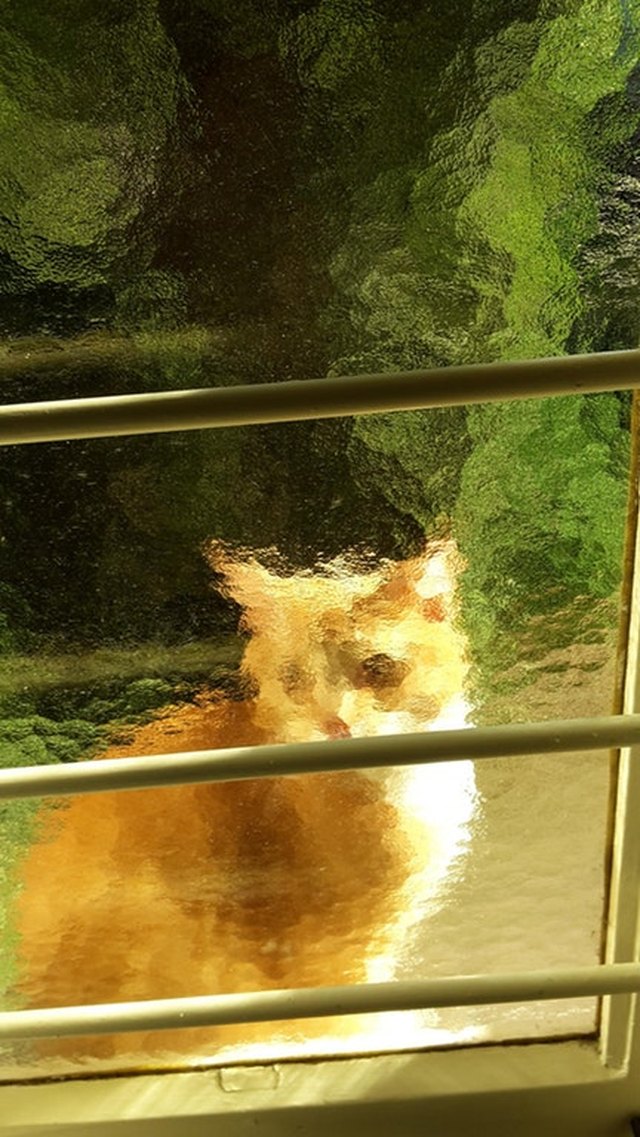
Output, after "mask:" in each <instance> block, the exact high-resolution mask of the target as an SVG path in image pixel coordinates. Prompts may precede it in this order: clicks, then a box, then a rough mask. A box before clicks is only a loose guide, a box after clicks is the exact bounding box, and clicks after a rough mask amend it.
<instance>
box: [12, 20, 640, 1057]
mask: <svg viewBox="0 0 640 1137" xmlns="http://www.w3.org/2000/svg"><path fill="white" fill-rule="evenodd" d="M468 7H469V11H468V12H466V13H465V16H464V18H462V16H461V15H460V12H459V11H458V8H457V7H456V6H455V5H454V6H446V5H445V6H442V5H436V4H435V3H417V4H416V3H411V4H397V3H395V4H391V3H387V2H386V0H376V3H373V4H370V5H362V4H359V3H357V2H353V3H352V2H350V0H347V2H345V3H341V4H334V3H332V2H331V0H321V2H320V3H316V2H313V0H308V2H299V0H286V2H284V3H282V2H279V3H277V4H276V3H273V4H266V5H265V4H264V3H257V2H256V0H241V2H235V3H228V2H227V0H187V2H184V0H179V2H178V0H144V2H143V0H133V2H131V3H128V4H121V3H119V2H118V0H100V2H99V3H98V0H95V2H94V0H83V2H82V3H81V2H80V0H78V3H77V4H76V5H73V4H72V5H71V6H70V5H69V4H67V3H65V4H62V3H58V2H52V0H47V2H46V3H45V2H44V0H33V2H30V3H29V4H26V5H25V4H23V3H18V2H17V0H15V2H13V0H9V3H7V4H6V5H5V7H4V11H3V15H2V19H1V20H0V60H1V62H0V68H1V70H2V74H1V76H0V77H1V78H2V82H3V87H2V96H1V98H2V100H3V103H2V105H3V106H4V108H5V115H4V117H3V118H2V123H1V124H0V170H1V171H2V173H1V174H0V376H1V380H0V401H2V402H3V403H5V404H6V403H12V402H24V401H34V400H40V399H56V398H68V397H75V396H84V395H95V394H117V393H127V392H138V391H145V390H161V389H167V390H171V389H175V388H194V387H206V386H212V385H213V386H216V385H221V384H235V383H258V382H262V381H264V380H285V379H288V378H294V377H295V378H301V377H302V378H306V377H322V376H325V375H327V374H333V375H340V374H347V373H357V372H373V371H390V370H395V369H411V368H418V367H420V368H422V367H426V366H442V367H446V366H448V365H451V364H456V363H463V362H464V363H466V362H474V361H479V362H480V361H482V362H486V361H492V360H509V359H515V358H531V357H539V356H549V355H559V354H564V353H574V352H592V351H603V350H609V349H617V348H626V347H632V346H636V343H637V336H638V329H637V312H638V310H639V308H638V295H637V292H638V289H637V256H636V245H637V220H636V218H637V208H638V202H639V201H640V194H639V190H638V181H637V177H638V172H637V170H636V165H635V163H636V157H635V151H636V149H637V147H636V146H635V139H636V138H637V132H638V128H639V126H640V122H639V118H640V112H639V108H638V102H637V81H638V70H637V65H636V60H637V57H638V45H639V37H640V19H639V18H638V16H637V14H636V13H635V10H634V9H633V8H632V7H631V6H629V5H628V4H626V3H623V2H622V0H620V2H617V0H615V2H614V0H600V2H599V3H598V4H597V5H594V3H593V0H578V2H575V0H573V2H572V3H571V4H566V5H564V4H556V5H554V6H553V7H549V6H548V5H543V4H540V3H538V2H533V0H527V2H526V3H519V4H518V5H509V4H505V3H497V2H495V3H494V2H489V0H487V2H485V3H471V4H470V5H469V6H468ZM74 8H75V11H73V9H74ZM596 8H597V19H596V18H595V15H594V12H595V10H596ZM632 424H633V414H632V407H631V400H630V397H629V396H628V395H627V394H626V393H622V394H606V395H598V396H586V395H579V396H572V397H559V398H554V399H544V400H527V401H521V402H511V403H504V404H494V405H491V406H477V407H454V408H442V409H438V410H431V411H420V412H411V413H404V412H403V413H398V414H383V415H374V416H361V417H356V418H349V419H341V420H333V421H326V422H309V423H299V424H292V425H291V424H290V425H279V426H255V427H249V428H233V429H228V430H210V431H204V430H201V431H194V432H190V433H177V432H176V433H167V434H163V435H155V436H153V435H150V436H139V437H123V438H114V439H105V440H101V439H97V440H92V441H75V442H60V443H55V444H53V443H49V444H39V445H23V446H12V447H11V446H10V447H5V448H4V449H3V450H2V451H1V452H0V484H1V487H2V488H1V490H0V659H1V667H0V741H1V743H2V749H1V754H2V758H1V762H2V764H3V765H5V766H19V765H34V764H44V763H58V762H74V761H77V760H79V759H82V758H93V757H96V758H100V757H104V756H105V755H108V756H110V757H122V758H126V757H127V756H131V755H144V754H154V753H155V754H162V753H171V752H178V751H180V750H195V749H209V748H216V747H228V746H247V745H253V744H259V743H263V742H271V741H276V742H295V741H304V740H307V739H318V740H326V742H327V745H339V744H340V740H341V739H344V738H347V737H349V736H363V735H384V734H393V733H398V732H405V731H419V730H438V729H442V728H447V727H462V726H472V725H476V724H488V723H497V722H515V721H524V720H535V719H543V718H556V717H566V716H574V717H576V716H582V715H585V714H607V713H609V712H610V711H611V710H612V709H613V708H614V707H615V706H616V700H617V698H618V688H619V680H620V677H619V675H617V673H616V660H617V658H618V654H619V653H618V642H617V641H618V625H619V623H620V613H621V611H624V605H625V603H626V601H625V599H624V597H625V589H624V582H623V559H624V557H623V554H624V538H625V527H626V520H627V499H628V483H629V469H630V453H631V449H632V447H631V438H632V433H633V430H632ZM621 595H622V596H623V602H622V604H621ZM611 781H612V779H611V777H610V771H609V759H608V757H607V755H605V754H599V753H598V754H589V755H564V756H560V757H552V758H549V757H542V756H531V757H530V758H528V759H511V760H504V759H503V760H499V761H498V760H495V761H493V760H492V761H483V762H478V763H476V764H475V767H474V764H472V763H470V762H466V761H463V762H456V763H452V764H449V765H446V766H445V765H437V766H432V767H416V768H415V769H411V770H409V769H402V770H396V771H391V770H390V771H387V772H380V773H377V774H375V775H374V774H369V773H349V774H340V775H338V774H322V775H309V776H305V777H300V778H280V779H278V778H273V779H268V780H265V781H261V782H259V783H258V782H230V783H224V784H218V785H211V786H192V787H182V788H175V789H157V790H149V791H136V792H126V793H120V794H116V793H108V794H96V795H82V796H80V797H78V798H77V799H74V800H70V799H69V800H67V801H59V802H55V803H51V802H49V803H47V804H44V803H35V804H34V803H23V804H20V803H19V804H15V803H14V804H9V803H0V814H1V818H2V836H1V841H2V844H1V847H0V937H1V943H0V986H1V988H2V990H3V991H4V995H3V1000H4V1006H5V1007H11V1008H20V1007H29V1006H32V1007H35V1006H43V1005H46V1004H49V1005H64V1004H72V1003H79V1002H80V1003H81V1002H85V1003H87V1002H96V1001H97V1002H109V1001H117V1000H123V999H124V1000H127V999H135V998H142V999H145V998H162V997H170V996H174V995H188V994H207V993H212V994H213V993H218V992H233V991H237V992H243V991H252V990H259V989H269V988H272V987H280V988H283V987H295V986H324V985H333V984H340V983H354V982H364V981H378V980H387V979H393V978H411V977H414V978H415V977H421V978H427V977H430V976H438V975H450V974H456V973H464V972H468V973H472V972H482V971H499V970H505V969H508V970H519V969H523V970H525V969H527V968H537V967H552V966H571V965H579V964H590V963H595V962H597V961H598V960H599V958H600V953H601V940H602V926H603V915H604V904H605V894H606V887H607V882H606V879H605V870H604V866H605V864H606V860H607V842H608V838H609V834H608V814H609V804H610V796H611ZM596 1026H597V1005H596V1002H595V1000H573V1001H565V1002H558V1003H553V1004H551V1003H549V1004H546V1005H542V1004H539V1005H537V1004H532V1005H529V1006H514V1007H508V1006H507V1007H498V1008H465V1009H460V1010H458V1009H456V1010H443V1011H437V1012H436V1011H433V1012H424V1013H416V1014H409V1013H403V1014H399V1015H382V1016H367V1017H361V1018H359V1019H352V1020H346V1019H342V1020H330V1021H323V1022H318V1023H313V1022H307V1023H296V1024H293V1025H289V1026H288V1027H287V1026H286V1024H276V1025H275V1026H259V1027H258V1026H255V1027H253V1026H249V1027H242V1028H240V1027H227V1028H219V1029H218V1030H217V1031H215V1032H212V1031H207V1030H187V1031H185V1030H182V1031H175V1032H171V1033H170V1034H161V1033H159V1032H158V1033H156V1034H153V1035H147V1036H145V1037H142V1036H139V1035H129V1036H125V1035H122V1036H118V1037H115V1036H109V1037H106V1038H103V1039H97V1038H84V1039H79V1040H74V1041H68V1042H47V1043H44V1042H43V1043H38V1044H33V1045H29V1046H27V1045H23V1044H20V1045H16V1046H15V1047H13V1048H11V1047H8V1048H6V1049H5V1050H4V1052H2V1053H1V1054H0V1076H3V1077H6V1078H16V1077H20V1076H22V1075H25V1076H33V1075H34V1071H35V1072H37V1073H43V1072H44V1073H50V1074H52V1075H59V1074H65V1073H74V1072H78V1071H82V1072H86V1071H87V1070H108V1069H128V1068H135V1069H140V1068H143V1067H149V1066H150V1067H154V1066H158V1067H162V1066H164V1065H166V1066H175V1065H176V1063H179V1064H184V1065H189V1064H194V1063H195V1064H202V1063H203V1062H214V1063H215V1062H219V1061H230V1060H232V1059H233V1058H234V1057H235V1058H238V1059H244V1060H247V1059H261V1058H265V1057H275V1058H278V1057H294V1056H301V1055H326V1054H333V1053H354V1054H358V1053H364V1052H376V1051H381V1050H389V1049H399V1050H402V1049H410V1048H412V1047H425V1046H437V1045H450V1044H452V1043H457V1044H463V1043H472V1042H483V1041H491V1040H507V1039H525V1038H533V1037H554V1036H555V1037H557V1036H559V1035H563V1036H566V1035H573V1034H588V1033H593V1032H594V1031H595V1029H596Z"/></svg>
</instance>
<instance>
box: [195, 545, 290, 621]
mask: <svg viewBox="0 0 640 1137" xmlns="http://www.w3.org/2000/svg"><path fill="white" fill-rule="evenodd" d="M203 552H204V556H205V559H206V561H207V563H208V564H209V566H210V567H211V568H212V569H213V571H214V573H215V574H216V578H217V579H216V581H215V587H216V588H217V589H218V590H219V591H220V592H221V593H222V595H223V596H225V597H226V598H227V599H228V600H235V602H236V604H239V605H240V606H241V608H242V609H243V624H244V626H245V627H246V628H248V629H249V630H251V631H257V630H258V628H259V627H260V626H262V625H264V622H265V620H268V617H269V613H270V612H273V608H274V604H275V602H276V597H277V593H278V582H279V580H280V578H279V577H278V575H277V574H276V573H274V572H273V571H272V570H271V569H270V568H269V567H268V561H269V560H273V559H274V558H277V553H276V550H274V549H266V550H263V551H261V554H260V559H258V557H257V556H256V554H255V553H254V552H250V551H248V550H246V549H233V548H231V546H229V545H226V544H225V543H224V542H222V541H218V540H211V541H207V543H206V544H205V545H204V547H203ZM263 557H264V560H265V561H266V562H267V563H263V561H262V558H263Z"/></svg>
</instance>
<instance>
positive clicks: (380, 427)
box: [348, 407, 470, 534]
mask: <svg viewBox="0 0 640 1137" xmlns="http://www.w3.org/2000/svg"><path fill="white" fill-rule="evenodd" d="M469 451H470V440H469V436H468V434H467V431H466V425H465V412H464V410H463V409H462V408H459V407H446V408H441V409H439V410H433V411H418V412H416V411H412V412H409V413H404V412H401V413H397V414H386V415H367V416H363V417H361V418H358V419H357V420H356V422H355V425H354V428H353V433H352V436H351V439H350V441H349V448H348V455H349V460H350V464H351V469H352V473H353V477H354V478H355V479H356V481H357V482H358V483H359V484H360V485H361V487H362V488H363V489H366V490H367V491H368V492H371V491H373V492H375V493H378V494H380V495H382V496H383V497H384V498H386V499H387V500H388V502H389V504H390V505H392V506H394V507H395V508H396V509H398V510H400V511H401V512H402V513H403V514H408V515H409V516H411V517H413V518H414V519H415V521H416V522H417V523H418V525H419V526H420V529H421V530H422V531H423V532H424V533H426V534H432V533H437V532H438V529H439V528H440V529H442V528H443V527H444V528H445V529H446V528H448V518H450V517H451V515H452V513H453V509H454V506H455V502H456V499H457V495H458V490H459V485H460V474H461V470H462V467H463V464H464V461H465V459H466V457H467V455H468V454H469Z"/></svg>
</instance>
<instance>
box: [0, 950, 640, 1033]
mask: <svg viewBox="0 0 640 1137" xmlns="http://www.w3.org/2000/svg"><path fill="white" fill-rule="evenodd" d="M630 991H640V964H637V963H610V964H607V965H606V966H605V965H602V966H599V967H573V968H571V969H564V970H561V969H556V970H548V971H514V972H501V973H500V974H498V975H455V976H452V977H451V978H446V979H422V980H404V981H403V980H398V981H396V982H394V983H364V984H361V985H358V986H350V987H347V986H345V987H299V988H293V989H288V990H282V991H251V992H248V993H247V994H242V995H200V996H197V997H195V998H183V999H149V1000H145V1001H143V1002H135V1003H101V1004H94V1005H93V1006H86V1007H51V1008H43V1009H42V1010H29V1011H7V1012H5V1013H4V1014H1V1015H0V1042H2V1041H3V1040H9V1039H29V1038H62V1037H65V1036H68V1035H76V1034H112V1033H115V1032H121V1031H124V1032H129V1031H138V1030H145V1031H146V1030H169V1029H171V1028H174V1029H175V1028H176V1027H198V1026H223V1025H229V1024H230V1023H250V1022H253V1023H255V1022H275V1021H279V1020H286V1019H310V1018H326V1017H328V1016H334V1015H366V1014H381V1013H383V1012H385V1011H412V1010H428V1009H431V1008H435V1007H473V1006H480V1005H482V1004H495V1003H525V1002H537V1001H538V1000H548V999H570V998H580V997H582V996H589V995H620V994H625V993H628V992H630Z"/></svg>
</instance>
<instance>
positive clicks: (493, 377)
mask: <svg viewBox="0 0 640 1137" xmlns="http://www.w3.org/2000/svg"><path fill="white" fill-rule="evenodd" d="M637 386H640V351H626V352H613V353H606V354H600V355H589V356H570V357H564V358H557V359H556V358H554V359H545V360H534V361H530V362H525V363H505V364H496V365H494V364H490V365H476V366H468V367H466V366H465V367H451V368H445V369H437V370H430V371H423V372H410V373H402V374H396V375H374V376H366V375H365V376H363V375H361V376H357V377H346V378H330V379H320V380H309V381H306V382H304V381H296V382H286V383H268V384H262V385H260V384H259V385H254V386H249V387H247V386H244V387H227V388H214V389H209V390H204V391H179V392H175V391H174V392H169V393H153V394H145V395H127V396H117V397H107V398H96V399H76V400H60V401H56V402H47V403H31V404H21V405H14V406H10V407H5V408H2V409H0V443H4V444H7V445H9V444H16V443H24V442H47V441H54V440H62V439H73V438H92V437H108V436H115V435H122V434H142V433H153V432H162V431H171V430H194V429H199V428H203V427H215V426H234V425H235V426H237V425H242V424H249V423H267V422H285V421H295V420H302V419H314V418H329V417H339V416H343V415H350V414H374V413H377V412H381V411H397V410H410V409H419V408H426V407H435V406H448V405H456V404H465V403H466V404H469V403H480V402H490V401H499V400H512V399H521V398H538V397H541V396H553V395H563V394H576V393H587V392H589V393H590V392H597V391H606V390H621V389H626V388H633V387H637ZM639 742H640V716H637V715H625V716H612V717H608V718H597V719H596V718H593V719H576V720H558V721H552V722H546V723H534V724H520V725H515V726H503V727H486V728H473V729H469V730H464V731H438V732H433V733H430V734H424V735H404V736H394V737H382V738H371V739H345V740H340V741H336V742H333V743H332V744H327V743H324V742H323V743H308V744H303V745H296V746H265V747H251V748H246V749H235V750H225V751H202V752H195V753H184V754H177V755H176V754H173V755H158V756H154V757H147V758H134V759H118V760H115V761H109V760H106V761H101V762H100V761H99V762H80V763H77V764H76V765H73V766H61V767H50V766H44V767H31V768H22V769H19V770H14V769H10V770H2V771H0V797H4V798H19V797H32V796H45V795H52V794H55V795H69V794H77V793H92V792H98V791H102V790H116V789H117V790H124V789H140V788H142V787H147V786H164V785H175V784H179V783H184V782H214V781H221V780H230V779H231V780H233V779H240V778H255V777H273V776H280V775H285V774H300V773H313V772H320V771H325V770H347V769H358V768H372V767H382V766H394V765H406V764H411V763H426V762H438V761H454V760H458V759H469V758H474V759H478V758H487V757H507V756H511V757H515V756H524V755H533V754H536V753H537V754H540V753H554V752H569V751H572V750H576V751H584V750H593V749H601V748H606V747H611V746H622V745H632V744H636V745H637V744H638V743H639ZM637 991H640V964H636V963H611V964H607V965H602V966H599V967H591V968H572V969H570V970H547V971H533V972H514V973H508V974H507V973H502V974H499V975H470V976H454V977H451V978H446V979H432V980H421V981H410V982H394V983H383V984H366V985H362V986H350V987H349V986H345V987H329V988H313V989H298V990H286V991H264V992H251V993H248V994H240V995H216V996H207V997H197V998H186V999H166V1000H153V1001H143V1002H136V1003H110V1004H107V1005H100V1006H84V1007H59V1008H43V1009H34V1010H23V1011H15V1012H5V1013H2V1014H0V1040H9V1039H32V1038H42V1037H52V1036H53V1037H57V1036H63V1035H76V1034H96V1033H112V1032H116V1031H118V1032H119V1031H139V1030H159V1029H167V1028H171V1027H174V1028H175V1027H187V1026H192V1027H193V1026H205V1025H215V1024H225V1023H244V1022H264V1021H273V1020H281V1019H301V1018H316V1017H323V1016H334V1015H350V1014H366V1013H380V1012H383V1011H399V1010H411V1009H426V1008H433V1007H446V1006H471V1005H479V1004H483V1003H504V1002H518V1003H521V1002H527V1001H537V1000H542V999H560V998H577V997H582V996H593V995H604V994H620V993H625V992H637Z"/></svg>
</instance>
